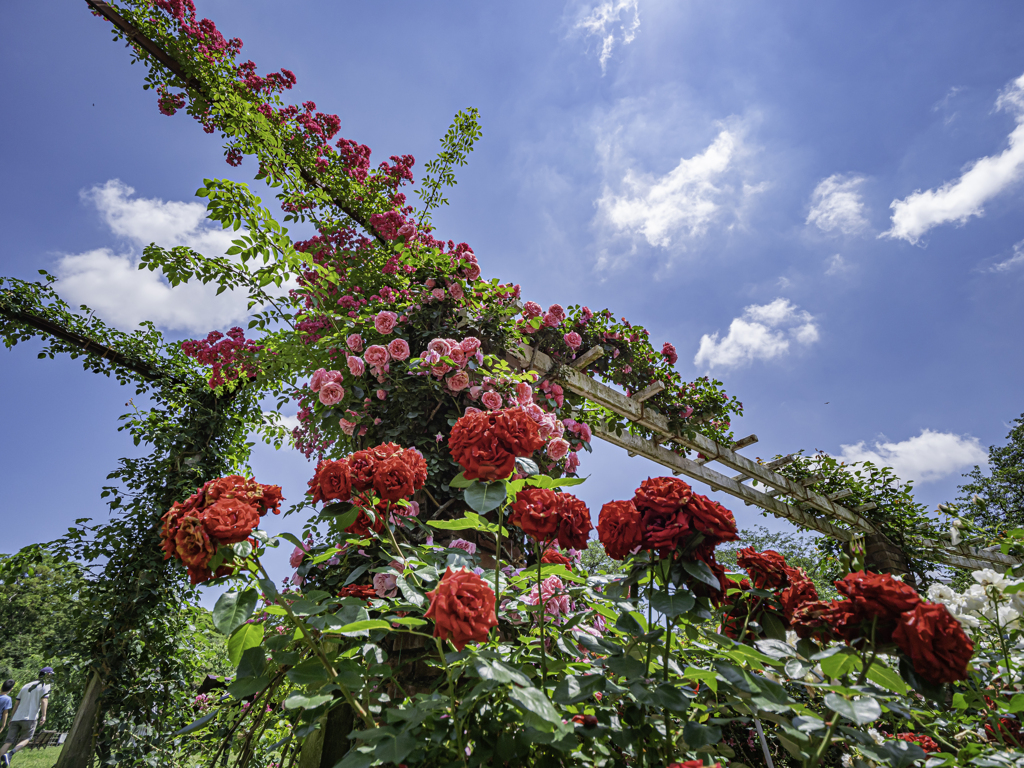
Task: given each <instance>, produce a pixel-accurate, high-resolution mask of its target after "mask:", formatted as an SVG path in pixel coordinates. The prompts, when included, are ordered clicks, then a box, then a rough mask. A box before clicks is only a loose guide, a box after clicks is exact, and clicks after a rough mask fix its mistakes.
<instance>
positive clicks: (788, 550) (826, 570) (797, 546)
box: [715, 525, 841, 600]
mask: <svg viewBox="0 0 1024 768" xmlns="http://www.w3.org/2000/svg"><path fill="white" fill-rule="evenodd" d="M821 542H822V540H821V538H820V537H817V536H813V535H811V534H808V533H804V532H802V531H770V530H768V529H767V528H765V527H764V526H763V525H755V526H754V527H752V528H742V529H740V540H739V541H738V542H730V543H728V544H723V545H722V546H720V547H719V548H718V549H717V550H715V559H717V560H718V562H720V563H721V564H722V565H724V566H725V567H726V568H728V569H729V570H730V571H740V570H742V569H741V568H740V567H739V566H738V565H737V563H736V558H737V556H738V555H739V551H740V549H743V548H745V547H750V548H751V549H753V550H755V551H757V552H764V551H766V550H772V551H774V552H778V553H779V554H780V555H782V556H783V557H785V558H786V562H787V563H789V564H790V565H792V566H794V567H796V568H802V569H803V570H804V572H805V573H806V574H807V576H808V577H809V578H810V579H811V581H813V582H814V586H815V587H816V588H817V590H818V594H819V595H820V596H821V597H822V599H824V600H831V599H833V598H834V597H836V595H837V593H836V588H835V586H834V584H833V583H832V580H831V579H830V578H829V577H830V576H831V575H832V574H835V573H838V572H839V570H840V567H841V566H840V564H839V563H838V562H833V559H834V558H833V556H832V555H830V554H829V553H828V552H827V551H825V550H824V549H823V548H821Z"/></svg>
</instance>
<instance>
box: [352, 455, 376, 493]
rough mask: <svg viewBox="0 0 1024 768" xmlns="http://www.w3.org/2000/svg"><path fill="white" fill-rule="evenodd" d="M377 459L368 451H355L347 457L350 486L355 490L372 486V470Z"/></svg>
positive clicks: (363, 489)
mask: <svg viewBox="0 0 1024 768" xmlns="http://www.w3.org/2000/svg"><path fill="white" fill-rule="evenodd" d="M376 466H377V459H376V458H375V457H374V455H373V454H372V453H370V451H356V452H355V453H353V454H352V455H351V456H349V457H348V474H349V478H350V479H351V481H352V487H353V488H355V489H356V490H357V491H368V490H370V488H372V487H373V471H374V469H375V468H376Z"/></svg>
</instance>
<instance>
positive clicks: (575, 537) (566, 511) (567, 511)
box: [558, 493, 594, 549]
mask: <svg viewBox="0 0 1024 768" xmlns="http://www.w3.org/2000/svg"><path fill="white" fill-rule="evenodd" d="M558 499H559V501H560V502H561V505H562V508H561V510H560V516H561V523H559V526H558V546H560V547H562V548H563V549H586V548H587V541H588V540H589V539H590V532H591V531H592V530H593V528H594V526H593V524H592V523H591V522H590V510H589V509H588V508H587V505H586V504H584V503H583V502H582V501H580V500H579V499H577V498H576V497H575V496H573V495H572V494H571V493H559V494H558Z"/></svg>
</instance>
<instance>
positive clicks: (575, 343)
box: [562, 331, 583, 352]
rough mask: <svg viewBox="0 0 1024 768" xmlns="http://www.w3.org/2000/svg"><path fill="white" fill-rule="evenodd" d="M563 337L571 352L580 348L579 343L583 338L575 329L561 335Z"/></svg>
mask: <svg viewBox="0 0 1024 768" xmlns="http://www.w3.org/2000/svg"><path fill="white" fill-rule="evenodd" d="M562 338H563V339H565V343H566V344H568V345H569V347H570V348H571V349H572V351H573V352H575V351H576V350H577V349H579V348H580V344H582V343H583V339H582V338H580V335H579V334H578V333H576V331H570V332H569V333H567V334H565V336H563V337H562Z"/></svg>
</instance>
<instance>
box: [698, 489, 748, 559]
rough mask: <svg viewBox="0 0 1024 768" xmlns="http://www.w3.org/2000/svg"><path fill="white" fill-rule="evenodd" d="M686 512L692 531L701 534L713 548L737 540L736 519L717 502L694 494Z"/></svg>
mask: <svg viewBox="0 0 1024 768" xmlns="http://www.w3.org/2000/svg"><path fill="white" fill-rule="evenodd" d="M686 511H687V512H689V513H690V518H691V520H692V522H691V525H692V526H693V528H694V530H696V531H699V532H700V533H703V534H704V536H705V537H706V538H707V540H708V541H711V542H713V543H714V545H715V546H717V545H719V544H721V543H722V542H725V541H738V540H739V538H740V537H739V533H738V532H737V531H736V518H734V517H733V516H732V512H730V511H729V510H728V509H726V508H725V507H723V506H722V505H721V504H719V503H718V502H717V501H712V500H711V499H709V498H708V497H707V496H700V495H698V494H696V493H695V494H693V496H692V497H691V498H690V503H689V504H688V505H687V507H686Z"/></svg>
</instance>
